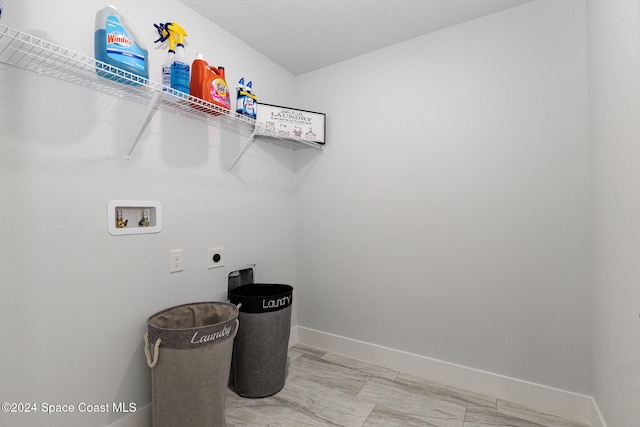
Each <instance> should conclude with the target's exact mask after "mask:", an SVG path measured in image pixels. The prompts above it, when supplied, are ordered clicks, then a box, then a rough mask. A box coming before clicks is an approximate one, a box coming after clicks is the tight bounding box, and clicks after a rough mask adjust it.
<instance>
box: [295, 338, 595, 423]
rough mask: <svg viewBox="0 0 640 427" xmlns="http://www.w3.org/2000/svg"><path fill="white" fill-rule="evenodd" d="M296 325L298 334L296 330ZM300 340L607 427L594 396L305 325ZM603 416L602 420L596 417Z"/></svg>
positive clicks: (420, 375)
mask: <svg viewBox="0 0 640 427" xmlns="http://www.w3.org/2000/svg"><path fill="white" fill-rule="evenodd" d="M294 329H295V334H294V333H293V332H294ZM294 335H295V337H296V339H297V340H298V341H297V342H299V343H301V344H306V345H310V346H312V347H318V348H321V349H324V350H328V351H331V352H334V353H339V354H343V355H345V356H349V357H353V358H356V359H360V360H364V361H367V362H370V363H374V364H377V365H381V366H385V367H388V368H391V369H394V370H398V371H402V372H405V373H407V374H411V375H415V376H418V377H421V378H427V379H430V380H433V381H436V382H440V383H443V384H447V385H451V386H454V387H459V388H463V389H466V390H469V391H475V392H478V393H483V394H487V395H490V396H493V397H496V398H498V399H502V400H507V401H510V402H514V403H519V404H522V405H525V406H529V407H531V408H535V409H537V410H539V411H543V412H547V413H550V414H555V415H558V416H561V417H566V418H570V419H573V420H577V421H582V422H585V423H590V424H591V425H592V426H593V427H606V424H604V422H603V420H602V415H600V411H599V410H598V407H597V405H596V403H595V400H594V399H593V398H592V397H591V396H586V395H583V394H578V393H574V392H570V391H566V390H560V389H557V388H553V387H548V386H545V385H541V384H536V383H532V382H529V381H523V380H519V379H517V378H511V377H507V376H504V375H500V374H495V373H492V372H486V371H482V370H479V369H474V368H469V367H466V366H461V365H456V364H454V363H449V362H444V361H441V360H437V359H432V358H429V357H425V356H420V355H418V354H413V353H408V352H405V351H399V350H394V349H392V348H388V347H383V346H380V345H376V344H371V343H367V342H363V341H358V340H354V339H351V338H346V337H342V336H338V335H334V334H329V333H326V332H322V331H317V330H314V329H309V328H305V327H301V326H297V327H294V328H293V329H292V337H293V336H294ZM594 417H596V418H599V420H598V423H595V422H593V418H594Z"/></svg>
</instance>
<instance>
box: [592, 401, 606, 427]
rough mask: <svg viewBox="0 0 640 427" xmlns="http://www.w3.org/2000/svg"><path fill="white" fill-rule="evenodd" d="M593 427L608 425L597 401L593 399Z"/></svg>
mask: <svg viewBox="0 0 640 427" xmlns="http://www.w3.org/2000/svg"><path fill="white" fill-rule="evenodd" d="M591 427H607V423H606V422H605V421H604V417H603V416H602V412H600V408H598V404H597V403H596V399H593V398H592V399H591Z"/></svg>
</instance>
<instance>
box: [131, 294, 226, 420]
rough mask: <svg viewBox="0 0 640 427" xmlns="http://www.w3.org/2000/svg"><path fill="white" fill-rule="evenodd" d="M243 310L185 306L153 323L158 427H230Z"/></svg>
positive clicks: (148, 347)
mask: <svg viewBox="0 0 640 427" xmlns="http://www.w3.org/2000/svg"><path fill="white" fill-rule="evenodd" d="M237 332H238V308H237V307H236V306H235V305H233V304H229V303H226V302H199V303H192V304H184V305H179V306H176V307H172V308H168V309H166V310H163V311H160V312H158V313H156V314H154V315H152V316H151V317H149V319H148V321H147V333H146V334H145V337H144V338H145V348H144V349H145V355H146V357H147V363H148V365H149V367H150V368H151V395H152V402H151V403H152V408H151V411H152V416H151V421H152V426H153V427H176V426H180V427H224V426H226V419H225V411H224V409H225V398H226V391H227V387H228V383H229V370H230V367H231V354H232V351H233V340H234V337H235V336H236V333H237Z"/></svg>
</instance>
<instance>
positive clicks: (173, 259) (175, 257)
mask: <svg viewBox="0 0 640 427" xmlns="http://www.w3.org/2000/svg"><path fill="white" fill-rule="evenodd" d="M182 255H183V251H182V249H174V250H171V251H169V273H177V272H178V271H182V270H184V260H183V258H182Z"/></svg>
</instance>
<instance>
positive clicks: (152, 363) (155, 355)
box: [144, 332, 162, 369]
mask: <svg viewBox="0 0 640 427" xmlns="http://www.w3.org/2000/svg"><path fill="white" fill-rule="evenodd" d="M161 342H162V340H161V339H160V338H158V339H157V340H156V343H155V344H154V346H153V360H152V359H151V351H149V332H145V334H144V355H145V356H146V357H147V365H149V367H150V368H151V369H153V368H155V366H156V365H157V364H158V348H159V347H160V343H161Z"/></svg>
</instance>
